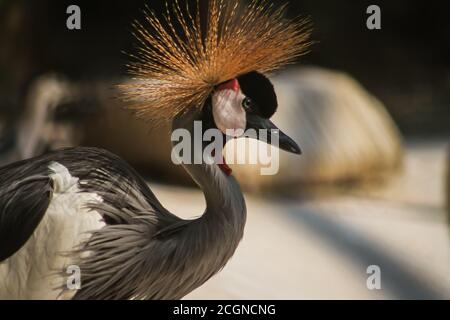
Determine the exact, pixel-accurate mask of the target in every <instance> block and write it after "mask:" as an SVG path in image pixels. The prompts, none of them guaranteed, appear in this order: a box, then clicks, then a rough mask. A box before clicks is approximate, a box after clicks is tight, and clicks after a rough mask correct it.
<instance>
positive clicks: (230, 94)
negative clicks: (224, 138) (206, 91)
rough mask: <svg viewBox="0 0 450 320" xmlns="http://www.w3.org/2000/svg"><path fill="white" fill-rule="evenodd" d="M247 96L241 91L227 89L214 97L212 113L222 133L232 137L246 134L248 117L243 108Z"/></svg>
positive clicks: (216, 93) (218, 92)
mask: <svg viewBox="0 0 450 320" xmlns="http://www.w3.org/2000/svg"><path fill="white" fill-rule="evenodd" d="M244 98H245V96H244V95H243V94H242V92H241V91H240V90H238V91H234V90H231V89H225V90H220V91H217V92H215V93H214V94H213V96H212V109H213V110H212V112H213V117H214V122H215V123H216V126H217V128H219V130H220V131H222V133H225V134H227V135H229V136H232V137H239V136H241V135H243V134H244V131H245V128H246V125H247V117H246V115H245V110H244V108H243V107H242V101H243V100H244Z"/></svg>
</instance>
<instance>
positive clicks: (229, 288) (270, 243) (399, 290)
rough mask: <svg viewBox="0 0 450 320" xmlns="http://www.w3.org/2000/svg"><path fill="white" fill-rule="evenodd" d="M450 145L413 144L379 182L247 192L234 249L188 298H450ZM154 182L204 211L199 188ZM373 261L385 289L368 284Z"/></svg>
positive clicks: (180, 210)
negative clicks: (270, 195)
mask: <svg viewBox="0 0 450 320" xmlns="http://www.w3.org/2000/svg"><path fill="white" fill-rule="evenodd" d="M445 152H446V145H445V143H433V144H430V143H427V144H424V143H420V142H415V143H409V144H408V145H407V154H406V159H405V168H404V170H403V171H402V172H401V173H400V174H399V175H398V176H396V177H393V178H392V180H391V181H390V182H389V184H388V185H386V186H385V187H383V188H382V189H379V190H377V191H371V192H367V191H365V192H354V194H353V195H341V196H333V197H327V198H324V199H320V200H318V199H315V200H313V199H311V200H303V201H296V200H267V199H262V198H258V197H254V196H249V195H247V196H246V199H247V205H248V222H247V226H246V232H245V236H244V239H243V241H242V243H241V245H240V247H239V248H238V249H237V252H236V254H235V256H234V257H233V258H232V260H231V261H230V262H229V263H228V264H227V266H226V267H225V269H224V270H223V271H222V272H221V273H219V274H218V275H216V276H215V277H213V278H212V279H211V280H210V281H208V282H207V283H206V284H205V285H203V286H202V287H201V288H199V289H197V290H196V291H194V292H192V293H191V294H190V295H188V296H187V297H186V298H187V299H349V298H353V299H394V298H406V299H408V298H447V299H449V298H450V272H449V271H450V236H449V228H448V225H447V223H446V218H445V217H446V215H445V209H444V207H445V206H444V170H445ZM152 188H153V190H154V191H155V193H156V195H157V196H158V197H159V198H160V200H161V201H162V203H164V204H165V205H166V206H167V207H168V209H170V210H172V212H176V213H177V214H180V216H183V217H189V216H193V215H199V214H201V213H202V212H203V210H204V202H203V196H202V194H201V192H200V191H197V190H193V189H184V188H176V187H172V186H162V185H152ZM175 199H176V201H175ZM193 213H195V214H193ZM370 265H377V266H379V267H380V270H381V289H380V290H369V289H368V288H367V286H366V280H367V277H368V276H369V275H368V274H367V272H366V271H367V267H368V266H370Z"/></svg>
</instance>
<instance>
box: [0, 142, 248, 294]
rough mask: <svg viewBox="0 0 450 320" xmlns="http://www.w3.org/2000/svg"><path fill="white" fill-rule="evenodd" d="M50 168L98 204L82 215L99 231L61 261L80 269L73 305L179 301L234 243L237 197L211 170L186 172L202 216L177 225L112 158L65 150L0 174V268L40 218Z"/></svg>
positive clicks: (241, 213) (231, 183)
mask: <svg viewBox="0 0 450 320" xmlns="http://www.w3.org/2000/svg"><path fill="white" fill-rule="evenodd" d="M52 162H58V163H61V164H62V165H64V166H65V167H66V168H67V169H68V170H69V172H70V173H71V174H72V175H73V176H75V177H77V178H79V179H80V181H79V187H80V188H81V189H82V190H83V191H89V192H95V193H96V194H98V195H99V196H100V197H102V198H103V202H102V203H100V204H99V203H96V204H94V203H93V204H91V205H90V207H91V209H93V210H96V211H97V212H98V213H100V214H101V215H102V217H103V219H104V220H105V222H106V226H105V227H103V228H102V229H100V230H97V231H94V232H93V233H92V236H91V237H90V238H89V240H88V241H87V242H86V243H84V244H83V245H82V246H80V247H79V248H74V250H73V251H72V252H70V253H69V254H71V255H73V257H74V259H75V263H76V264H78V265H79V266H80V268H81V276H82V278H81V281H82V287H81V289H80V290H78V291H77V293H76V295H75V297H74V298H75V299H179V298H182V297H183V296H185V295H186V294H188V293H189V292H191V291H192V290H194V289H195V288H197V287H198V286H200V285H202V284H203V283H204V282H205V281H207V280H208V279H209V278H210V277H211V276H213V275H214V274H215V273H217V272H218V271H219V270H220V269H221V268H223V266H224V265H225V264H226V262H227V261H228V260H229V258H230V257H231V256H232V255H233V253H234V251H235V249H236V247H237V245H238V243H239V241H240V240H241V238H242V235H243V230H244V225H245V218H246V209H245V202H244V199H243V196H242V193H241V191H240V188H239V186H238V184H237V182H236V180H235V179H234V178H233V177H227V176H226V175H224V174H223V173H222V172H221V171H220V169H219V168H218V167H217V166H216V165H195V166H191V167H189V166H187V167H186V169H187V170H188V171H189V172H190V173H191V175H192V176H193V177H194V179H195V180H196V181H197V182H198V183H199V185H200V187H201V188H202V189H203V191H204V193H205V198H206V203H207V208H206V211H205V213H204V214H203V215H202V216H201V217H200V218H198V219H195V220H182V219H180V218H178V217H177V216H175V215H174V214H172V213H170V212H168V211H167V210H166V209H165V208H164V207H163V206H162V205H161V204H160V203H159V201H158V200H157V198H156V197H155V196H154V194H153V193H152V192H151V190H150V189H149V188H148V186H147V184H146V183H145V181H144V180H143V179H142V178H141V177H140V176H139V175H138V174H137V173H136V172H135V170H134V169H133V168H132V167H130V166H129V165H128V164H127V163H126V162H124V161H123V160H121V159H120V158H119V157H117V156H115V155H113V154H111V153H110V152H107V151H104V150H101V149H96V148H72V149H66V150H61V151H57V152H53V153H49V154H47V155H43V156H40V157H37V158H33V159H29V160H25V161H21V162H17V163H14V164H11V165H9V166H6V167H3V168H0V240H2V242H3V241H4V242H3V243H2V242H0V257H1V258H2V259H0V261H1V260H4V259H6V258H8V257H9V256H11V255H12V254H14V252H15V251H17V250H19V249H20V247H21V246H22V245H23V244H24V243H25V242H26V241H27V239H28V238H29V237H30V236H31V234H32V232H33V230H34V228H36V226H37V225H38V224H39V221H40V219H42V216H43V215H44V214H45V210H46V207H47V206H48V202H49V199H50V198H51V193H52V184H51V180H50V179H49V178H48V166H49V164H50V163H52ZM12 209H14V210H12ZM83 252H89V254H88V255H86V254H84V255H83V254H82V253H83ZM24 263H26V262H25V261H24ZM66 276H67V275H66Z"/></svg>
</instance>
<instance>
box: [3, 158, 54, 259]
mask: <svg viewBox="0 0 450 320" xmlns="http://www.w3.org/2000/svg"><path fill="white" fill-rule="evenodd" d="M30 169H31V168H30V167H28V166H27V164H26V163H25V162H17V163H13V164H11V165H8V166H6V167H3V168H0V262H2V261H4V260H6V259H7V258H9V257H10V256H12V255H13V254H14V253H15V252H17V251H18V250H19V249H20V248H21V247H22V246H23V245H24V244H25V243H26V242H27V240H28V238H30V236H31V235H32V234H33V232H34V230H35V229H36V227H37V226H38V224H39V222H40V221H41V219H42V217H43V216H44V214H45V212H46V210H47V208H48V206H49V203H50V200H51V198H52V193H53V188H52V181H51V179H50V178H49V175H48V174H47V173H44V172H41V173H38V172H34V173H32V172H30Z"/></svg>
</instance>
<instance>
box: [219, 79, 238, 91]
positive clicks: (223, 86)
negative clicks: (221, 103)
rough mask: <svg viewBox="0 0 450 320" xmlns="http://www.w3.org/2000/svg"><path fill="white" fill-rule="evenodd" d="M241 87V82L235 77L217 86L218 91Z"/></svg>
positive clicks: (236, 89) (234, 89)
mask: <svg viewBox="0 0 450 320" xmlns="http://www.w3.org/2000/svg"><path fill="white" fill-rule="evenodd" d="M240 89H241V87H240V85H239V82H238V81H237V79H233V80H230V81H227V82H224V83H222V84H221V85H219V86H218V87H217V90H218V91H221V90H233V91H236V92H237V91H239V90H240Z"/></svg>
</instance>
